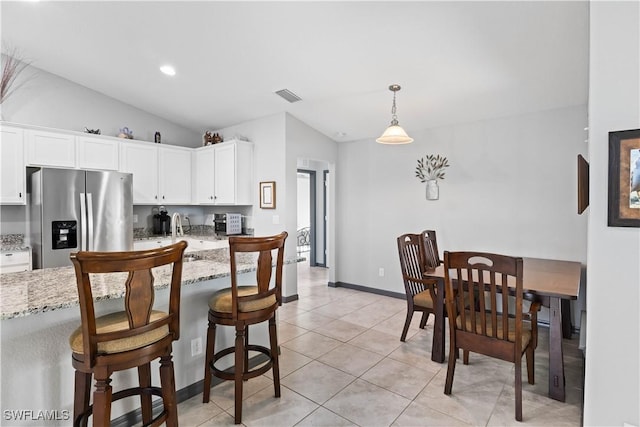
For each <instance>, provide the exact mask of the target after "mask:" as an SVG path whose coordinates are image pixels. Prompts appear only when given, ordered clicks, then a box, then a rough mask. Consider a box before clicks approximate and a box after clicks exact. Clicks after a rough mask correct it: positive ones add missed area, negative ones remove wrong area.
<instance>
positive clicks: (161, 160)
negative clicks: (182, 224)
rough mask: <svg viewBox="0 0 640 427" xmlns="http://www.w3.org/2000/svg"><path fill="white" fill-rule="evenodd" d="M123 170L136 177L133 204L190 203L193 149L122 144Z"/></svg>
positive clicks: (121, 158)
mask: <svg viewBox="0 0 640 427" xmlns="http://www.w3.org/2000/svg"><path fill="white" fill-rule="evenodd" d="M120 148H121V150H120V152H121V156H120V170H121V172H129V173H132V174H133V203H134V204H142V205H144V204H190V203H191V149H189V148H183V147H175V146H160V145H158V144H153V143H145V142H123V143H122V145H121V147H120Z"/></svg>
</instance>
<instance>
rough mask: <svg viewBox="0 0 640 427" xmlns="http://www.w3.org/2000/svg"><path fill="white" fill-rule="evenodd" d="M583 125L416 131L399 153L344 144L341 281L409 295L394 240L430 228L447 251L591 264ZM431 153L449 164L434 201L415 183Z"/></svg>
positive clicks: (535, 123) (533, 118)
mask: <svg viewBox="0 0 640 427" xmlns="http://www.w3.org/2000/svg"><path fill="white" fill-rule="evenodd" d="M586 124H587V117H586V107H585V106H578V107H571V108H564V109H557V110H550V111H543V112H537V113H532V114H526V115H521V116H515V117H506V118H502V119H496V120H488V121H482V122H476V123H466V124H460V125H455V126H448V127H441V128H436V129H428V130H423V131H412V132H411V135H412V137H413V138H415V142H414V143H413V144H408V145H403V146H388V145H382V144H377V143H376V142H375V141H373V140H362V141H357V142H352V143H346V144H341V145H339V156H340V163H339V165H338V170H337V180H338V182H337V184H336V187H337V191H338V195H337V204H338V215H337V218H336V220H337V221H336V222H337V224H338V230H337V233H336V234H337V238H338V243H337V253H338V254H339V257H338V259H337V261H338V266H337V280H338V281H340V282H346V283H351V284H356V285H362V286H369V287H374V288H378V289H383V290H387V291H393V292H398V293H404V288H403V285H402V280H401V277H402V276H401V273H400V266H399V262H398V253H397V245H396V238H397V237H398V236H400V235H401V234H403V233H409V232H420V231H421V230H424V229H434V230H436V232H437V234H438V247H439V249H440V250H441V251H444V250H445V249H446V250H463V249H465V250H482V251H489V252H498V253H507V254H513V255H520V256H530V257H538V258H556V259H565V260H572V261H579V262H581V263H583V264H586V259H587V253H586V245H587V238H586V228H587V217H586V215H578V214H577V191H576V189H577V172H576V163H577V160H576V158H577V155H578V154H583V155H586V151H587V144H586V143H585V142H584V140H585V132H584V127H585V126H586ZM426 154H441V155H444V156H446V157H447V158H448V159H449V163H450V165H451V166H450V167H449V168H447V169H446V175H445V179H444V180H442V181H440V183H439V185H440V199H439V200H437V201H430V200H426V196H425V186H426V184H423V183H421V182H420V181H419V180H418V179H417V178H416V177H415V167H416V164H417V160H418V159H419V158H421V157H423V156H425V155H426ZM380 267H382V268H384V270H385V275H384V277H379V275H378V269H379V268H380ZM576 312H577V313H576ZM577 316H579V310H576V309H574V317H575V318H576V320H577V318H578V317H577ZM574 322H575V320H574Z"/></svg>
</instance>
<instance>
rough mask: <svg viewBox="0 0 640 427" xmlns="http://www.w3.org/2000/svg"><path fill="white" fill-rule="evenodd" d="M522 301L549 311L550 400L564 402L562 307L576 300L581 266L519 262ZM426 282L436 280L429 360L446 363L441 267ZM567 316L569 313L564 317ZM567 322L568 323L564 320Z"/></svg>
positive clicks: (551, 261)
mask: <svg viewBox="0 0 640 427" xmlns="http://www.w3.org/2000/svg"><path fill="white" fill-rule="evenodd" d="M522 260H523V274H522V276H523V277H522V280H523V291H524V297H525V299H527V300H530V301H538V302H540V303H541V304H542V305H543V306H544V307H548V308H549V397H551V398H553V399H555V400H559V401H561V402H564V400H565V378H564V361H563V353H562V338H563V319H562V311H563V310H562V304H563V302H569V301H570V300H575V299H577V298H578V293H579V291H580V276H581V264H580V263H579V262H575V261H561V260H554V259H542V258H524V257H523V258H522ZM424 276H425V277H426V278H431V279H436V281H437V292H436V294H437V295H436V296H437V298H436V304H435V305H436V307H435V310H436V315H435V323H434V332H433V345H432V347H431V360H433V361H435V362H438V363H443V362H444V359H445V357H444V356H445V355H444V346H445V321H444V319H445V317H444V314H445V303H444V265H442V264H441V265H439V266H438V267H437V268H436V269H434V270H429V271H427V272H425V273H424ZM568 315H570V313H569V311H568V310H567V313H565V316H568ZM565 320H567V319H565Z"/></svg>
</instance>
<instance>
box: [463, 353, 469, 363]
mask: <svg viewBox="0 0 640 427" xmlns="http://www.w3.org/2000/svg"><path fill="white" fill-rule="evenodd" d="M462 363H464V364H465V365H468V364H469V350H462Z"/></svg>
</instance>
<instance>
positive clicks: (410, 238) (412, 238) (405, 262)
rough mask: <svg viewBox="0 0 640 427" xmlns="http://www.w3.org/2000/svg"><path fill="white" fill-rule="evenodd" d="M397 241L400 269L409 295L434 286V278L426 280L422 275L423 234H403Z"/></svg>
mask: <svg viewBox="0 0 640 427" xmlns="http://www.w3.org/2000/svg"><path fill="white" fill-rule="evenodd" d="M397 241H398V255H399V256H400V270H401V271H402V279H403V281H404V287H405V291H406V293H407V295H411V296H413V295H416V294H418V293H420V292H422V291H424V290H425V289H427V288H432V286H431V285H432V284H433V283H434V280H431V279H429V280H426V279H424V278H423V275H422V273H423V272H424V245H423V243H422V236H421V235H420V234H403V235H402V236H400V237H398V239H397ZM434 300H435V295H434Z"/></svg>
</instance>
